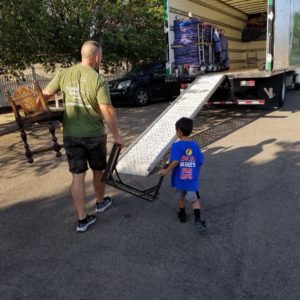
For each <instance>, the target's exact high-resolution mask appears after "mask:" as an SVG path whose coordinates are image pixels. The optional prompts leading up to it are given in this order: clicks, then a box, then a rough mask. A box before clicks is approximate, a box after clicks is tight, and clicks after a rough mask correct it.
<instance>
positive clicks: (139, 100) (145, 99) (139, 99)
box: [134, 88, 150, 106]
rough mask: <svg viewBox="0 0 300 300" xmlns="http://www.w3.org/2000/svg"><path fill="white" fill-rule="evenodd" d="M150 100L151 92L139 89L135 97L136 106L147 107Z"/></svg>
mask: <svg viewBox="0 0 300 300" xmlns="http://www.w3.org/2000/svg"><path fill="white" fill-rule="evenodd" d="M149 100H150V95H149V92H148V90H147V89H146V88H139V89H138V90H137V91H136V92H135V95H134V104H136V105H138V106H143V105H147V104H148V103H149Z"/></svg>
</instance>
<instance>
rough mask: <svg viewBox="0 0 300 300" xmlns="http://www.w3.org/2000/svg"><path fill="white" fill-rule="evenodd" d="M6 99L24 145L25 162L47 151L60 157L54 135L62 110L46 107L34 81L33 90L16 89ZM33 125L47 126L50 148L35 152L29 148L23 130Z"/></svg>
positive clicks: (59, 147)
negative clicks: (51, 143) (50, 140)
mask: <svg viewBox="0 0 300 300" xmlns="http://www.w3.org/2000/svg"><path fill="white" fill-rule="evenodd" d="M8 99H9V101H10V103H11V106H12V109H13V112H14V114H15V118H16V122H17V125H18V128H19V131H20V135H21V138H22V140H23V143H24V148H25V156H26V158H27V161H28V162H29V163H32V162H33V159H32V156H33V155H34V154H37V153H40V152H45V151H49V150H54V151H55V152H56V156H57V157H60V156H61V153H60V149H61V145H59V144H58V142H57V138H56V135H55V123H56V121H62V117H63V109H62V108H55V109H50V108H49V107H48V105H47V102H46V100H45V98H44V97H43V94H42V91H41V88H40V86H39V84H38V82H36V81H35V82H34V88H33V89H32V88H29V87H28V86H19V87H17V88H16V89H15V91H14V92H13V94H12V95H10V94H9V93H8ZM35 123H39V124H46V125H47V127H48V129H49V131H50V134H51V137H52V142H53V145H52V146H47V147H44V148H40V149H36V150H31V149H30V146H29V144H28V143H27V133H26V131H25V128H27V127H28V126H30V125H32V124H35Z"/></svg>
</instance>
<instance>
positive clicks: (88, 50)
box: [81, 41, 102, 59]
mask: <svg viewBox="0 0 300 300" xmlns="http://www.w3.org/2000/svg"><path fill="white" fill-rule="evenodd" d="M101 52H102V48H101V46H100V44H99V43H98V42H95V41H86V42H84V44H83V45H82V47H81V58H82V59H89V58H92V57H94V56H96V55H97V54H99V53H100V54H101Z"/></svg>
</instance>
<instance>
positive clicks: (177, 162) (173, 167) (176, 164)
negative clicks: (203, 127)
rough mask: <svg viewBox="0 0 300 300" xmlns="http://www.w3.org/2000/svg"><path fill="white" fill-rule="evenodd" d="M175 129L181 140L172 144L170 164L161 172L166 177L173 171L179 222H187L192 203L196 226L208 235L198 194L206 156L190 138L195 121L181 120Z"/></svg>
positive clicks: (172, 178)
mask: <svg viewBox="0 0 300 300" xmlns="http://www.w3.org/2000/svg"><path fill="white" fill-rule="evenodd" d="M175 127H176V135H177V137H178V138H179V140H177V141H176V142H174V143H173V144H172V146H171V155H170V164H169V165H168V167H167V168H165V169H163V170H161V175H162V176H164V175H166V174H167V173H169V172H170V171H172V177H171V184H172V186H173V187H175V188H176V198H177V200H178V205H179V212H178V218H179V220H180V221H181V222H185V221H186V219H187V215H186V213H185V201H190V202H192V207H193V210H194V215H195V226H196V228H198V229H199V230H200V232H201V233H206V223H205V221H204V220H201V215H200V197H199V193H198V188H199V187H198V181H199V175H200V167H201V165H202V164H203V162H204V156H203V154H202V152H201V150H200V148H199V146H198V144H197V143H196V142H194V141H192V140H191V139H190V137H189V136H190V134H191V132H192V130H193V120H192V119H190V118H181V119H179V120H178V121H177V122H176V124H175Z"/></svg>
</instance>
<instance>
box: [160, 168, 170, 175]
mask: <svg viewBox="0 0 300 300" xmlns="http://www.w3.org/2000/svg"><path fill="white" fill-rule="evenodd" d="M167 173H168V170H167V169H162V170H160V175H161V176H165V175H166V174H167Z"/></svg>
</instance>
